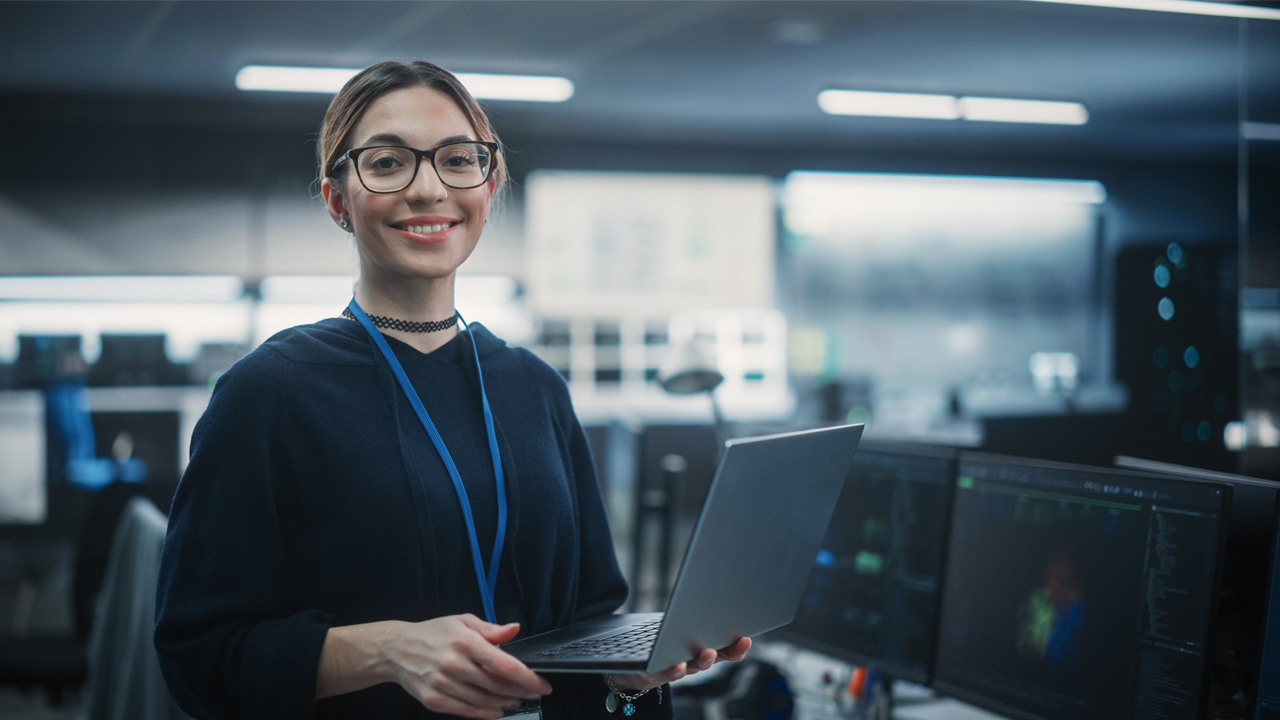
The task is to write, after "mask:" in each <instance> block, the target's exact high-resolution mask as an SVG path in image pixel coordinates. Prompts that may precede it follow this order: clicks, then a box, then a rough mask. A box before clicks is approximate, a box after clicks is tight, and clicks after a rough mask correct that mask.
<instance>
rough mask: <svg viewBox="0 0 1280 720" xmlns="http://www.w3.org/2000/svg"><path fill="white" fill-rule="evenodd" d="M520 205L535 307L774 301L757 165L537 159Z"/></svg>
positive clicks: (618, 312)
mask: <svg viewBox="0 0 1280 720" xmlns="http://www.w3.org/2000/svg"><path fill="white" fill-rule="evenodd" d="M525 208H526V215H525V223H526V225H525V227H526V250H525V257H526V265H525V266H526V273H527V274H526V278H525V282H526V288H527V292H528V300H529V304H530V307H531V308H532V309H533V311H534V312H535V313H538V314H540V315H542V316H544V317H582V316H588V317H621V316H634V315H643V316H662V315H666V314H669V313H672V312H678V311H682V310H693V309H729V308H734V309H750V308H770V307H773V303H774V253H775V247H774V243H775V235H776V224H777V221H776V216H777V211H776V203H775V198H774V188H773V183H772V181H771V180H770V179H769V178H767V177H756V176H735V175H696V174H646V173H613V172H590V171H567V170H542V171H537V172H534V173H531V174H530V175H529V177H528V179H527V183H526V190H525Z"/></svg>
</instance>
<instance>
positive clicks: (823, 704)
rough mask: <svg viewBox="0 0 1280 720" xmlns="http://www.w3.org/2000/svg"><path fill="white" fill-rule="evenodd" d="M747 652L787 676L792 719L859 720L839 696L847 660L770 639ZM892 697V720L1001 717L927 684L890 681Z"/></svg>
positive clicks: (985, 719)
mask: <svg viewBox="0 0 1280 720" xmlns="http://www.w3.org/2000/svg"><path fill="white" fill-rule="evenodd" d="M750 656H751V657H755V658H756V659H758V660H763V661H765V662H769V663H773V664H774V665H775V666H777V667H778V668H779V669H780V670H781V672H782V674H783V675H784V676H785V677H786V678H787V681H788V682H789V683H790V684H791V691H792V692H793V693H794V694H795V701H796V708H795V716H794V720H853V719H854V718H857V719H858V720H861V719H862V717H864V716H860V715H857V714H855V713H854V710H853V708H852V706H851V705H849V704H848V703H847V702H845V701H843V700H844V699H843V698H842V697H841V696H842V695H843V694H844V688H845V687H846V686H847V683H848V681H849V675H850V674H851V673H852V671H853V667H852V666H851V665H849V664H848V663H844V662H841V661H839V660H836V659H833V658H829V657H826V656H824V655H821V654H818V653H814V652H810V651H808V650H804V649H802V648H797V647H795V646H793V645H789V644H787V643H784V642H777V641H772V640H763V641H760V642H757V643H756V644H755V645H754V646H752V648H751V653H750ZM893 702H894V707H893V714H892V720H1004V717H1003V716H1001V715H995V714H992V713H990V712H987V711H985V710H981V709H979V708H976V707H974V706H972V705H969V704H968V703H964V702H961V701H959V700H955V699H953V698H947V697H939V696H938V695H937V694H936V693H934V692H933V690H931V689H929V688H927V687H924V686H921V685H916V684H913V683H907V682H896V683H894V685H893ZM867 720H876V718H874V717H868V718H867Z"/></svg>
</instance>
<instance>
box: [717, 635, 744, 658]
mask: <svg viewBox="0 0 1280 720" xmlns="http://www.w3.org/2000/svg"><path fill="white" fill-rule="evenodd" d="M750 649H751V638H746V637H744V638H738V641H737V642H735V643H734V644H732V645H729V646H728V647H723V648H720V650H719V651H718V652H717V655H718V657H717V658H716V662H738V661H740V660H742V659H743V658H744V657H746V656H747V651H748V650H750Z"/></svg>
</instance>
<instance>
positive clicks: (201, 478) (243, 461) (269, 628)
mask: <svg viewBox="0 0 1280 720" xmlns="http://www.w3.org/2000/svg"><path fill="white" fill-rule="evenodd" d="M288 371H289V366H288V363H287V362H286V361H285V360H284V359H283V358H280V357H279V356H273V355H270V354H268V355H266V356H265V357H264V356H263V355H258V356H251V357H250V358H246V361H244V362H242V363H241V364H240V365H238V366H237V367H234V368H233V369H232V370H231V371H230V372H228V373H227V374H226V375H225V376H224V377H223V378H222V379H221V380H220V381H219V383H218V385H217V387H216V388H215V391H214V393H213V397H212V399H211V401H210V404H209V407H208V409H207V410H206V412H205V414H204V416H203V417H202V418H201V420H200V422H199V423H198V424H197V426H196V430H195V433H194V435H193V436H192V442H191V458H190V463H189V464H188V467H187V470H186V472H185V473H184V475H183V477H182V481H181V482H180V483H179V486H178V490H177V493H176V495H175V497H174V502H173V510H172V513H171V516H170V521H169V528H168V532H167V535H166V538H165V544H164V552H163V555H162V558H161V566H160V575H159V583H158V586H157V599H156V627H155V645H156V650H157V652H158V654H159V658H160V666H161V670H162V671H163V674H164V677H165V681H166V682H167V683H168V685H169V689H170V691H171V692H172V693H173V696H174V699H175V700H176V701H177V703H178V705H179V706H180V707H181V708H182V709H183V710H185V711H186V712H187V713H189V714H191V715H193V716H195V717H197V718H210V719H217V718H245V719H246V720H252V719H256V718H264V719H265V718H271V719H272V720H281V719H285V718H303V717H309V716H310V715H311V714H312V711H313V708H314V704H315V683H316V668H317V665H318V662H319V657H320V649H321V647H322V645H323V644H324V638H325V634H326V633H327V631H328V628H329V627H330V625H331V624H332V619H331V618H330V617H329V616H327V615H326V614H325V613H323V612H320V611H317V610H302V611H299V610H298V609H296V608H292V607H291V603H289V602H288V595H289V582H288V577H289V575H288V568H287V563H286V562H285V554H284V545H283V542H282V538H281V534H280V525H279V522H278V518H277V513H276V510H277V506H276V496H275V492H274V490H273V480H275V478H276V477H277V476H276V470H277V468H275V467H274V466H273V451H274V450H275V449H276V448H278V447H280V446H281V445H282V444H283V443H284V442H285V441H287V438H283V437H282V436H281V435H282V433H284V432H286V431H285V430H284V429H283V428H284V427H285V425H284V424H282V422H281V420H282V419H283V418H284V409H283V408H282V407H281V403H282V401H283V397H284V395H285V393H283V392H282V391H281V385H282V384H285V383H283V382H281V380H282V379H283V378H287V376H288Z"/></svg>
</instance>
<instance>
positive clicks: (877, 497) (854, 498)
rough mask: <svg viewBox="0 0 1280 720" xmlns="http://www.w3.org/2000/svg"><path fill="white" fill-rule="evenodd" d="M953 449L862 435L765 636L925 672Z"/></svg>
mask: <svg viewBox="0 0 1280 720" xmlns="http://www.w3.org/2000/svg"><path fill="white" fill-rule="evenodd" d="M956 454H957V453H956V451H955V450H954V449H951V448H943V447H934V446H927V445H911V444H906V443H887V442H875V441H872V440H867V441H864V442H863V444H862V446H861V447H860V448H859V450H858V454H857V456H856V457H855V458H854V464H853V469H852V470H851V471H850V473H849V476H848V478H847V479H846V480H845V486H844V491H843V492H842V493H841V495H840V499H839V500H838V501H837V502H836V508H835V512H834V514H833V515H832V518H831V524H830V526H829V527H828V528H827V535H826V539H825V540H824V541H823V545H822V550H821V551H820V553H819V554H818V557H817V559H816V562H815V564H814V568H813V573H812V575H810V576H809V584H808V586H807V587H806V589H805V592H804V596H803V598H802V600H801V602H800V609H799V610H798V611H797V612H796V617H795V619H794V620H793V621H792V622H791V623H790V624H789V625H786V626H784V627H783V628H780V629H779V630H778V631H776V632H775V633H774V634H773V637H776V638H778V639H780V640H783V641H786V642H790V643H792V644H795V645H798V646H801V647H804V648H807V649H809V650H813V651H816V652H819V653H822V654H824V655H828V656H831V657H835V658H837V659H840V660H844V661H847V662H851V663H855V664H859V665H874V666H876V667H877V668H878V669H880V670H881V671H883V672H884V673H886V674H887V675H889V676H890V677H894V678H901V679H903V680H909V681H911V682H925V681H927V680H928V678H929V675H930V669H931V664H932V660H933V650H934V641H935V637H936V632H937V621H938V617H937V614H938V592H939V585H940V579H941V575H942V567H943V559H944V558H943V556H944V553H945V543H946V537H947V522H948V517H949V515H950V511H951V507H950V504H951V493H952V485H953V482H954V479H955V472H956V465H955V461H956Z"/></svg>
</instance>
